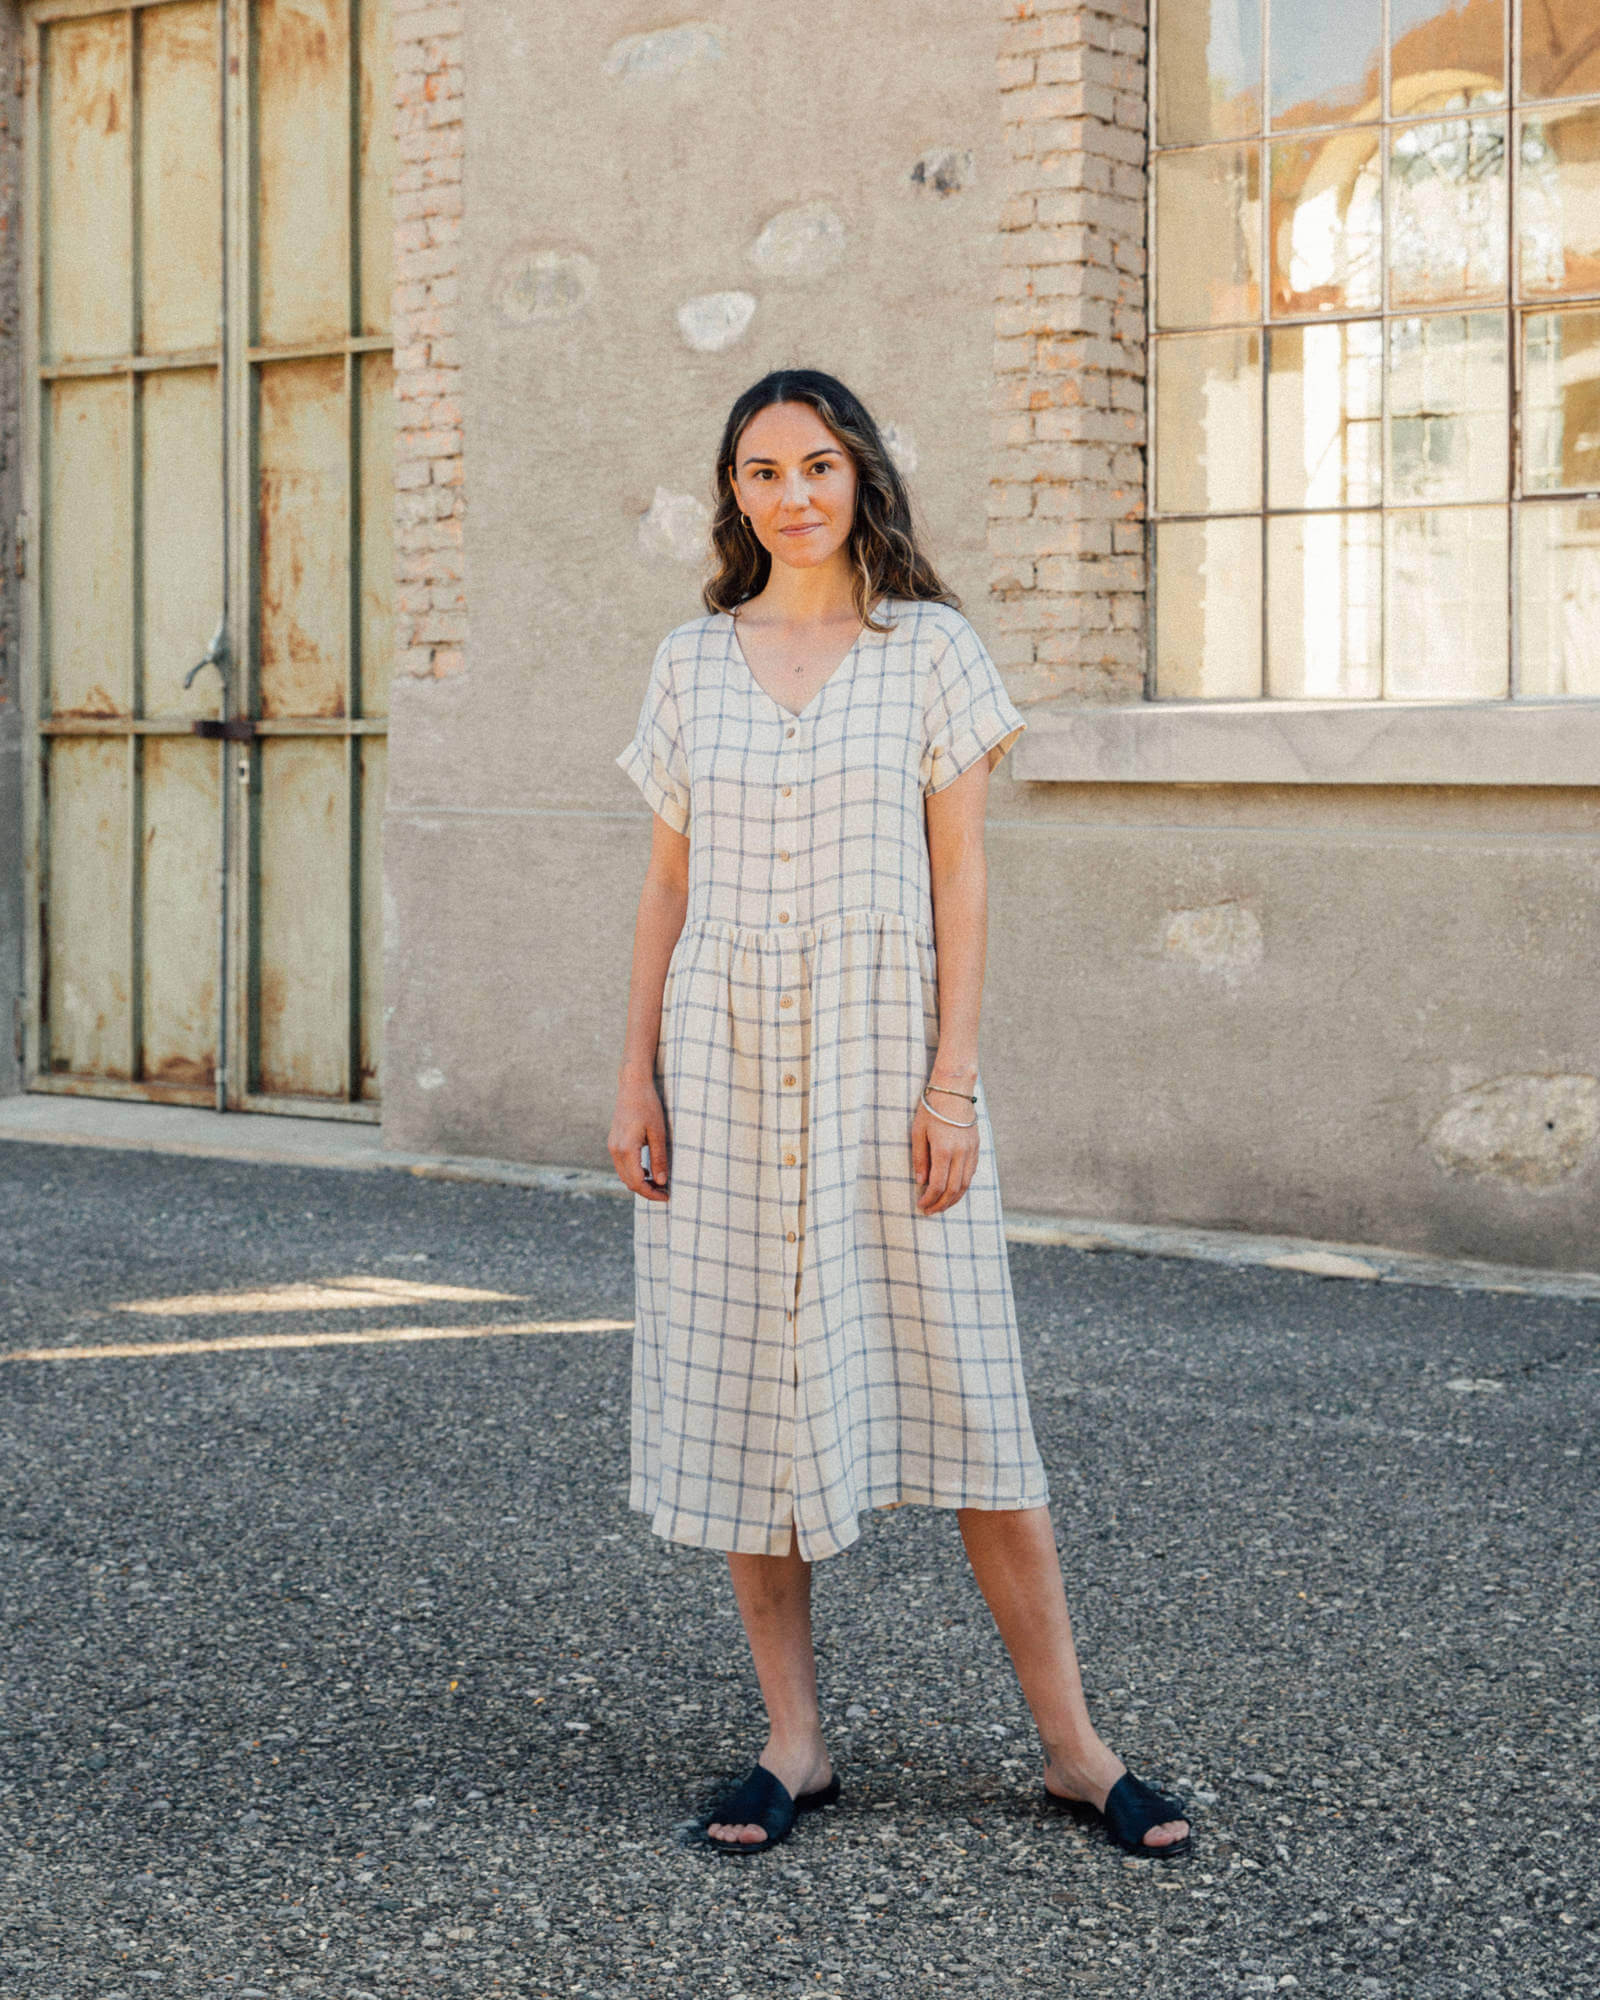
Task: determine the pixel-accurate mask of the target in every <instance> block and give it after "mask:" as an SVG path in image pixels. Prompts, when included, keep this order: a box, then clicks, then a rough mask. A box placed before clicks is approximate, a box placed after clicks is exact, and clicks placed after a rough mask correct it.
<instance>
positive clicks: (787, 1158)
mask: <svg viewBox="0 0 1600 2000" xmlns="http://www.w3.org/2000/svg"><path fill="white" fill-rule="evenodd" d="M783 1164H784V1165H785V1166H786V1167H792V1166H793V1165H794V1154H793V1153H785V1154H784V1156H783Z"/></svg>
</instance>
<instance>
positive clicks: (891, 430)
mask: <svg viewBox="0 0 1600 2000" xmlns="http://www.w3.org/2000/svg"><path fill="white" fill-rule="evenodd" d="M878 435H879V436H880V437H881V438H882V439H883V448H884V450H885V451H886V452H888V454H889V456H890V457H891V458H892V459H893V460H894V462H895V464H896V466H897V467H898V468H899V470H900V471H901V472H903V473H904V474H905V476H906V477H907V479H909V478H910V477H911V475H912V473H913V472H915V471H916V469H917V466H918V464H919V463H920V462H921V456H922V455H921V453H920V452H919V451H918V450H917V441H916V439H915V438H914V437H913V436H912V435H911V433H910V431H908V430H906V429H904V428H903V427H902V426H901V425H899V424H881V425H880V426H879V428H878Z"/></svg>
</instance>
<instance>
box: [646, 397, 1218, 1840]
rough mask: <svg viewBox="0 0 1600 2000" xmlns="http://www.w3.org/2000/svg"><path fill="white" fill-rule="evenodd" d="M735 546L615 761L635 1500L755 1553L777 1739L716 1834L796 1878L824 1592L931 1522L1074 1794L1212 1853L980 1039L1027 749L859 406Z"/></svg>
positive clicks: (660, 1527)
mask: <svg viewBox="0 0 1600 2000" xmlns="http://www.w3.org/2000/svg"><path fill="white" fill-rule="evenodd" d="M711 532H712V541H713V545H714V550H715V555H716V558H717V562H718V568H717V572H716V575H715V576H714V577H713V579H712V581H711V582H710V583H709V584H708V585H707V586H706V590H705V602H706V606H707V610H708V615H707V616H706V617H704V618H697V619H694V620H692V621H691V622H690V623H688V624H686V625H681V626H679V627H678V628H677V630H676V631H674V632H672V633H670V634H669V635H668V637H667V638H666V639H665V640H664V641H663V643H662V645H661V647H660V649H659V651H658V652H657V654H656V658H655V663H654V666H653V668H652V671H651V676H650V682H649V687H648V689H647V691H646V694H645V699H644V705H643V708H642V711H641V713H640V717H639V727H638V731H637V733H636V735H635V736H634V739H633V741H632V742H631V743H630V744H629V746H628V748H627V749H626V750H625V751H624V752H623V753H622V755H621V756H620V757H619V758H618V759H617V761H618V763H619V764H621V765H622V767H623V769H624V770H626V771H627V772H628V774H629V775H630V777H632V778H633V779H634V781H635V782H636V783H637V784H638V786H639V788H640V790H641V791H642V792H643V794H644V796H645V798H646V799H647V801H648V802H649V804H650V806H651V808H652V809H653V811H654V814H655V819H654V824H653V838H652V845H651V852H650V863H649V868H648V872H647V874H646V877H645V883H644V889H643V892H642V894H641V896H640V900H639V914H638V923H637V929H636V933H635V942H634V953H633V977H632V984H631V989H630V994H629V1003H628V1025H627V1038H626V1046H625V1052H624V1057H623V1063H622V1069H621V1074H620V1077H619V1081H618V1088H617V1101H616V1113H615V1117H614V1119H613V1122H612V1127H611V1134H610V1141H609V1147H610V1153H611V1157H612V1160H613V1161H614V1163H615V1165H616V1169H617V1172H618V1174H619V1175H620V1176H621V1178H622V1180H623V1181H624V1182H625V1183H626V1185H627V1186H628V1187H629V1188H630V1189H631V1190H632V1191H633V1193H634V1194H635V1195H637V1196H638V1197H639V1198H640V1199H639V1200H638V1202H637V1203H636V1205H635V1210H634V1217H635V1232H634V1248H635V1256H636V1265H637V1288H638V1322H637V1333H636V1337H635V1344H634V1368H633V1481H632V1490H631V1496H630V1497H631V1504H632V1505H633V1506H634V1507H636V1508H638V1509H640V1510H641V1511H643V1512H645V1513H647V1514H648V1515H649V1516H650V1517H651V1525H652V1527H653V1528H654V1529H655V1530H656V1532H657V1533H659V1534H661V1535H664V1536H667V1537H669V1538H670V1539H672V1540H675V1541H684V1542H692V1543H696V1544H698V1545H699V1546H701V1547H704V1548H716V1549H721V1550H724V1551H726V1553H727V1557H728V1565H729V1569H730V1572H731V1575H732V1581H733V1589H734V1594H735V1597H736V1599H737V1602H738V1605H739V1611H740V1615H741V1617H742V1619H743V1621H744V1628H745V1633H746V1635H747V1637H748V1639H749V1643H750V1650H751V1654H752V1655H753V1658H754V1662H755V1669H756V1675H757V1678H758V1680H759V1682H760V1686H761V1692H762V1696H763V1698H764V1700H765V1702H766V1707H767V1715H768V1720H769V1724H770V1733H769V1735H768V1738H767V1742H766V1745H765V1747H764V1749H763V1750H762V1752H761V1755H760V1758H759V1760H758V1761H757V1763H756V1766H755V1768H754V1769H753V1770H752V1772H751V1774H750V1776H749V1778H748V1779H746V1780H745V1782H744V1784H743V1785H741V1786H740V1787H739V1788H738V1789H737V1790H736V1791H734V1792H732V1793H730V1794H729V1796H728V1797H727V1798H726V1799H724V1800H722V1801H721V1802H720V1804H719V1805H718V1806H717V1807H716V1808H715V1810H714V1811H713V1812H712V1813H711V1814H710V1815H709V1817H708V1818H707V1820H705V1821H704V1822H702V1830H703V1838H704V1840H705V1841H706V1843H707V1844H708V1845H709V1846H711V1847H713V1848H714V1849H716V1850H717V1851H719V1852H723V1853H729V1854H744V1855H748V1854H755V1853H760V1852H763V1851H764V1850H765V1849H766V1848H768V1847H772V1846H775V1845H776V1844H777V1843H778V1842H779V1841H780V1840H783V1839H785V1838H786V1837H787V1835H788V1834H789V1832H790V1830H791V1829H792V1827H793V1825H794V1822H795V1818H796V1816H797V1815H798V1814H799V1813H802V1812H805V1811H808V1810H810V1809H812V1808H814V1807H816V1806H819V1805H824V1804H827V1803H829V1802H831V1801H832V1800H833V1799H835V1798H837V1796H838V1793H839V1781H838V1779H837V1777H836V1776H835V1775H834V1773H833V1770H832V1766H831V1764H830V1762H829V1758H828V1750H827V1746H826V1744H825V1743H824V1741H823V1736H822V1728H821V1722H820V1718H819V1715H818V1709H817V1689H816V1666H815V1661H814V1658H813V1654H812V1645H811V1611H810V1577H811V1564H812V1562H813V1561H815V1560H818V1559H820V1558H822V1557H824V1556H828V1555H831V1554H834V1553H835V1552H836V1551H838V1550H840V1549H842V1548H844V1547H846V1546H847V1545H848V1544H849V1543H850V1542H852V1541H854V1540H855V1538H856V1536H857V1534H858V1533H859V1524H858V1515H859V1513H860V1510H861V1509H863V1508H866V1507H887V1506H896V1505H899V1504H902V1503H904V1502H907V1501H918V1502H922V1503H923V1504H926V1505H932V1506H944V1507H954V1508H957V1509H958V1510H959V1518H960V1525H961V1533H962V1537H963V1540H964V1542H965V1545H966V1550H967V1555H968V1557H969V1559H970V1561H971V1563H972V1567H973V1571H974V1574H975V1575H976V1577H977V1580H978V1583H979V1586H980V1587H981V1589H982V1591H983V1594H984V1597H985V1598H986V1600H987V1601H988V1604H989V1607H990V1610H991V1611H992V1612H993V1614H994V1617H995V1620H996V1623H997V1624H998V1626H999V1629H1000V1633H1001V1636H1002V1638H1003V1639H1004V1641H1005V1643H1006V1646H1007V1648H1008V1649H1009V1651H1010V1654H1011V1658H1012V1660H1013V1662H1014V1664H1015V1666H1016V1670H1017V1674H1018V1677H1019V1679H1020V1682H1021V1685H1022V1689H1023V1693H1024V1694H1025V1696H1026V1698H1027V1701H1028V1704H1029V1707H1030V1708H1031V1709H1032V1712H1033V1715H1034V1719H1035V1721H1036V1722H1037V1724H1038V1727H1039V1733H1040V1736H1041V1738H1042V1741H1043V1744H1044V1752H1045V1771H1044V1787H1045V1795H1046V1797H1047V1798H1048V1799H1050V1800H1051V1801H1053V1802H1055V1803H1058V1804H1060V1805H1062V1806H1064V1807H1067V1808H1069V1809H1071V1810H1074V1811H1076V1812H1078V1813H1079V1814H1080V1815H1081V1816H1083V1817H1086V1818H1088V1819H1090V1820H1092V1821H1095V1822H1098V1823H1103V1824H1104V1825H1105V1827H1106V1828H1107V1830H1108V1831H1109V1832H1110V1834H1111V1836H1112V1837H1113V1838H1114V1839H1116V1840H1117V1841H1118V1842H1119V1843H1120V1844H1121V1845H1122V1846H1124V1847H1125V1848H1127V1849H1128V1850H1129V1851H1130V1852H1134V1853H1137V1854H1140V1855H1142V1856H1147V1857H1156V1856H1160V1857H1163V1858H1171V1857H1174V1856H1176V1855H1179V1854H1184V1853H1188V1852H1189V1851H1190V1848H1191V1840H1190V1837H1189V1827H1188V1822H1187V1820H1185V1819H1184V1818H1183V1816H1182V1813H1183V1802H1182V1801H1181V1800H1180V1799H1175V1798H1170V1797H1167V1796H1165V1795H1163V1794H1161V1793H1159V1792H1156V1791H1154V1790H1153V1789H1152V1788H1151V1787H1149V1786H1147V1785H1145V1784H1143V1783H1142V1781H1141V1780H1139V1779H1137V1778H1135V1777H1134V1776H1133V1775H1132V1774H1131V1773H1130V1772H1127V1771H1126V1770H1125V1768H1124V1766H1123V1764H1122V1762H1121V1760H1120V1759H1119V1758H1118V1757H1117V1756H1116V1754H1115V1753H1114V1752H1113V1751H1112V1750H1110V1749H1108V1748H1107V1747H1106V1745H1105V1744H1104V1743H1103V1742H1102V1741H1101V1740H1100V1738H1099V1736H1098V1735H1097V1734H1096V1733H1095V1730H1094V1728H1093V1725H1092V1724H1091V1722H1090V1720H1089V1716H1088V1711H1087V1709H1086V1708H1085V1705H1084V1698H1083V1690H1082V1686H1081V1683H1080V1680H1079V1675H1078V1664H1077V1656H1076V1653H1075V1650H1074V1647H1073V1640H1072V1628H1071V1624H1070V1622H1069V1619H1068V1615H1067V1606H1066V1600H1065V1597H1064V1595H1063V1591H1062V1582H1061V1570H1060V1565H1059V1562H1058V1560H1057V1556H1056V1546H1055V1537H1054V1532H1053V1530H1052V1527H1051V1523H1050V1514H1049V1509H1048V1507H1047V1506H1046V1504H1045V1503H1046V1499H1047V1488H1046V1482H1045V1475H1044V1467H1043V1465H1042V1463H1041V1461H1040V1458H1039V1453H1038V1450H1037V1447H1036V1446H1035V1443H1034V1437H1033V1430H1032V1425H1031V1422H1030V1419H1029V1414H1028V1403H1027V1395H1026V1391H1025V1389H1024V1386H1023V1380H1022V1374H1021V1367H1020V1362H1019V1358H1018V1350H1017V1333H1016V1316H1015V1310H1014V1307H1013V1302H1012V1294H1011V1280H1010V1272H1009V1269H1008V1266H1007V1263H1006V1251H1005V1240H1004V1235H1003V1232H1002V1225H1001V1214H1000V1196H999V1186H998V1182H997V1179H996V1174H995V1166H994V1159H993V1153H992V1150H991V1147H990V1142H989V1123H988V1117H987V1113H986V1109H985V1106H984V1100H983V1091H982V1087H981V1084H980V1082H979V1079H978V1009H979V1003H980V999H981V993H982V985H983V966H984V936H985V869H984V855H983V817H984V805H985V800H986V795H987V789H988V779H989V772H990V771H991V769H992V768H993V767H994V765H995V764H997V763H998V762H999V760H1000V758H1001V757H1002V756H1003V755H1004V754H1005V752H1006V751H1007V750H1008V749H1009V748H1010V746H1011V745H1012V743H1013V742H1015V740H1016V738H1017V737H1018V736H1019V735H1020V734H1021V732H1022V729H1023V726H1024V725H1023V721H1022V718H1021V716H1020V715H1019V714H1018V713H1017V711H1016V710H1015V708H1013V706H1012V705H1011V702H1010V701H1009V699H1008V698H1007V696H1006V693H1005V690H1004V688H1003V686H1002V685H1001V682H1000V679H999V676H998V674H997V673H996V671H995V668H994V664H993V662H992V661H991V660H990V658H989V656H988V654H987V653H986V652H985V651H984V648H983V646H982V645H981V644H980V643H979V640H978V638H977V635H976V634H975V633H974V632H973V630H972V628H971V626H970V625H968V623H967V622H966V620H965V619H964V618H963V617H962V616H961V615H960V613H959V611H958V610H957V609H956V607H955V600H954V599H953V597H952V596H951V595H950V593H949V592H948V591H947V590H946V589H945V588H944V586H943V584H942V583H941V582H940V581H939V578H938V577H937V576H936V575H935V573H934V571H933V569H932V567H931V565H930V564H929V562H928V560H927V558H926V557H925V556H924V554H923V553H922V551H921V549H920V548H919V546H918V544H917V539H916V533H915V529H914V525H913V520H912V515H911V509H910V504H909V501H908V498H907V495H906V491H905V488H904V486H903V484H902V482H901V480H900V477H899V474H898V473H897V471H896V470H895V467H894V465H893V463H892V461H891V460H890V458H889V456H888V454H887V452H886V451H885V449H884V446H883V442H882V439H881V437H880V435H879V433H878V429H877V427H876V425H875V424H874V423H873V421H872V419H871V417H870V416H869V415H868V414H867V412H866V410H865V409H864V408H863V407H862V405H861V403H860V402H859V401H858V400H857V398H856V397H855V396H853V395H852V394H851V393H850V391H849V390H848V389H846V388H845V387H844V385H843V384H842V383H840V382H837V381H835V380H834V379H833V378H832V377H831V376H828V375H822V374H818V373H816V372H814V371H812V370H809V369H797V370H782V371H780V372H778V373H775V374H772V375H768V376H766V377H765V378H764V379H763V380H762V381H760V382H757V383H756V384H755V385H754V386H753V387H752V388H750V389H748V390H746V392H745V393H744V394H743V395H742V396H741V397H740V398H739V400H738V402H737V403H735V405H734V407H733V410H732V412H731V413H730V415H729V418H728V422H727V425H726V428H725V431H724V434H723V439H722V446H721V449H720V451H719V453H718V458H717V467H716V511H715V515H714V517H713V521H712V530H711ZM669 1134H670V1151H669Z"/></svg>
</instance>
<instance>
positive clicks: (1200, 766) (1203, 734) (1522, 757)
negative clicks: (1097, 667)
mask: <svg viewBox="0 0 1600 2000" xmlns="http://www.w3.org/2000/svg"><path fill="white" fill-rule="evenodd" d="M1028 725H1029V726H1028V728H1027V729H1026V730H1025V731H1024V733H1023V735H1022V737H1021V739H1020V741H1019V742H1018V744H1017V746H1016V749H1015V750H1014V751H1013V752H1012V774H1013V776H1015V777H1016V778H1018V779H1019V780H1021V781H1022V782H1023V783H1027V784H1074V785H1094V784H1101V785H1140V784H1146V785H1600V700H1594V701H1585V700H1573V701H1545V702H1517V703H1510V702H1437V701H1416V702H1391V701H1384V702H1318V701H1227V702H1153V701H1146V702H1130V703H1127V704H1124V705H1120V706H1117V707H1099V706H1093V705H1084V706H1080V707H1075V708H1062V707H1051V708H1040V709H1034V710H1033V711H1031V713H1029V715H1028Z"/></svg>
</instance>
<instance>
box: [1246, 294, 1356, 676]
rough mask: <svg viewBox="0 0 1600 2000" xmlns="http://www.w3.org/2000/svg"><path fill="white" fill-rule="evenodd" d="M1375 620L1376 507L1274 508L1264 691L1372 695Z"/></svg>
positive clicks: (1270, 526)
mask: <svg viewBox="0 0 1600 2000" xmlns="http://www.w3.org/2000/svg"><path fill="white" fill-rule="evenodd" d="M1313 330H1314V331H1316V332H1321V331H1322V329H1321V328H1320V327H1318V328H1315V329H1313ZM1382 627H1383V516H1382V515H1381V514H1376V513H1374V514H1280V515H1277V516H1276V517H1274V518H1273V519H1272V520H1270V521H1269V522H1268V523H1267V693H1268V694H1269V695H1277V696H1279V697H1280V698H1283V699H1286V700H1301V701H1312V700H1322V701H1326V700H1345V701H1376V700H1377V699H1378V697H1379V696H1380V695H1381V694H1382V692H1383V668H1382V637H1383V632H1382Z"/></svg>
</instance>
